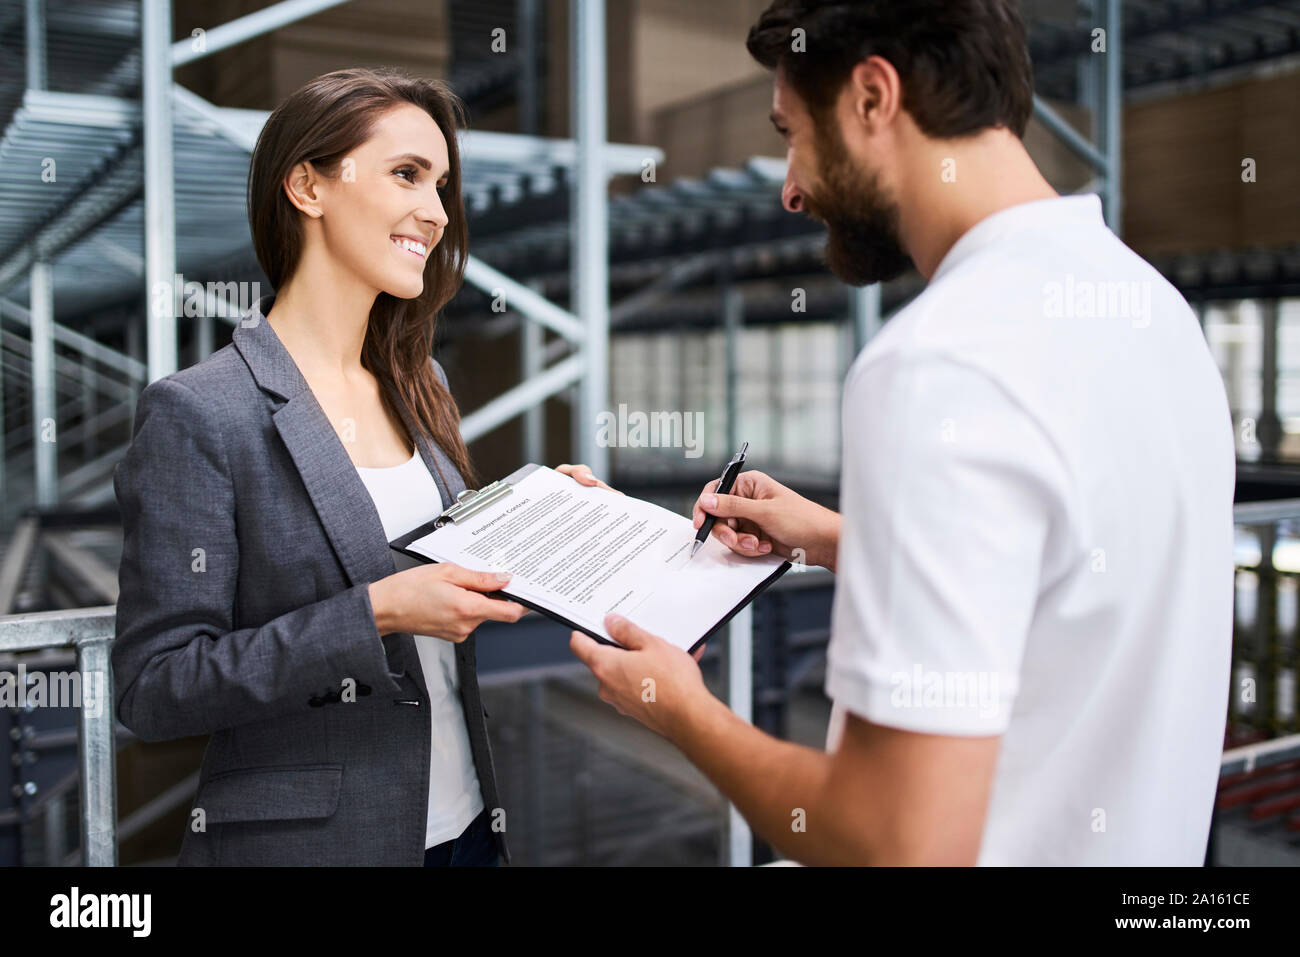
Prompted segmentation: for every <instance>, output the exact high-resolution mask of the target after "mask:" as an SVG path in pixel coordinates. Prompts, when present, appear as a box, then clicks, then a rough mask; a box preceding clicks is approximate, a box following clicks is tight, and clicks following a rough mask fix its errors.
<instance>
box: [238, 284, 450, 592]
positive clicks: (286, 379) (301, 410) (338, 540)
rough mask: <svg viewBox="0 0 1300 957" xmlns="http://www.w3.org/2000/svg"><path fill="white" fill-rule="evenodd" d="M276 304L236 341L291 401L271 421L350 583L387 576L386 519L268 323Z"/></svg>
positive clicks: (268, 384) (250, 319)
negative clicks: (267, 318) (268, 315)
mask: <svg viewBox="0 0 1300 957" xmlns="http://www.w3.org/2000/svg"><path fill="white" fill-rule="evenodd" d="M274 301H275V297H274V296H264V297H262V298H261V299H259V300H258V301H257V302H256V303H255V304H254V305H253V306H252V307H250V309H249V311H248V312H247V313H245V314H244V316H243V317H242V318H241V319H240V321H239V324H238V325H237V326H236V327H235V330H234V333H233V334H232V336H231V340H232V341H233V342H234V344H235V347H236V348H237V349H238V350H239V352H240V354H241V355H242V356H243V357H244V361H245V362H247V363H248V368H249V369H250V370H251V372H252V374H253V378H254V379H255V380H256V381H257V384H258V385H259V386H260V387H261V388H262V389H263V390H265V391H267V392H270V393H272V394H274V395H277V396H279V397H280V398H282V399H285V400H286V401H285V404H284V405H282V406H281V407H280V408H279V409H277V410H276V411H275V412H273V413H272V415H271V418H272V421H274V422H275V427H276V429H277V430H278V431H279V433H280V437H281V439H283V440H284V444H285V447H286V448H287V449H288V450H289V455H290V456H291V457H292V459H293V463H294V465H295V466H296V467H297V469H298V474H299V475H300V476H301V477H302V482H303V485H304V486H306V489H307V494H308V495H310V496H311V501H312V505H313V506H314V507H315V509H316V514H317V515H318V516H319V518H320V521H321V525H322V526H323V527H324V529H325V533H326V535H327V536H328V537H329V540H330V544H331V545H333V547H334V551H335V553H336V554H337V555H338V557H339V561H340V562H341V563H342V565H343V568H344V570H345V571H346V572H347V576H348V580H349V581H350V583H351V584H352V585H357V584H361V583H363V582H372V581H376V580H378V579H380V578H384V577H385V576H388V575H391V574H393V572H394V571H396V565H395V563H394V561H393V555H392V550H391V549H390V548H389V547H388V537H387V536H386V535H385V534H384V526H383V522H382V521H381V520H380V518H379V512H378V510H376V508H375V503H374V500H373V499H372V498H371V497H370V492H369V491H368V490H367V489H366V486H365V483H364V482H363V481H362V480H361V476H360V475H358V474H357V470H356V466H355V465H353V463H352V459H351V458H350V457H349V456H348V453H347V450H346V449H345V448H344V447H343V442H342V440H341V439H340V438H339V437H338V433H336V432H335V431H334V427H333V426H332V425H331V424H330V421H329V417H328V416H326V415H325V411H324V410H323V409H322V408H321V407H320V403H318V402H317V401H316V396H315V395H314V394H313V393H312V391H311V388H310V387H309V386H308V385H307V380H306V379H304V378H303V375H302V373H301V372H300V371H299V369H298V366H297V364H296V363H295V362H294V361H293V357H292V356H290V355H289V351H288V350H287V349H285V347H284V344H283V343H282V342H281V341H280V337H279V336H277V335H276V333H275V330H274V329H272V328H271V324H270V323H269V322H267V321H266V314H267V313H268V312H270V311H271V306H272V304H273V303H274ZM443 494H444V495H445V492H444V493H443Z"/></svg>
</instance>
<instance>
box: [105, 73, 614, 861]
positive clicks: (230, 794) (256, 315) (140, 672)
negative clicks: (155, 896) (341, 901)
mask: <svg viewBox="0 0 1300 957" xmlns="http://www.w3.org/2000/svg"><path fill="white" fill-rule="evenodd" d="M462 123H463V116H462V111H461V107H460V103H459V101H458V100H457V99H456V97H455V96H454V95H453V94H452V93H451V92H450V91H449V90H448V89H447V88H446V87H445V86H443V85H442V84H441V83H439V82H437V81H434V80H426V79H421V78H417V77H411V76H407V75H405V74H402V73H400V72H394V71H388V70H366V69H355V70H341V71H338V72H334V73H329V74H326V75H324V76H321V77H317V78H316V79H315V80H313V81H311V82H310V83H308V84H307V85H306V86H305V87H303V88H302V89H300V90H298V91H297V92H295V93H293V94H292V95H291V96H290V97H289V98H288V99H287V100H285V101H284V103H282V104H281V105H280V106H279V108H277V109H276V110H275V111H273V112H272V113H271V115H270V116H269V117H268V118H267V121H266V124H265V125H264V126H263V128H262V131H261V134H260V135H259V137H258V142H257V146H256V148H255V149H254V151H253V156H252V162H251V166H250V170H249V180H248V209H249V225H250V227H251V230H252V236H253V243H254V247H255V249H256V252H257V257H258V260H259V262H260V263H261V266H262V269H263V271H264V272H265V273H266V276H267V278H268V279H269V280H270V282H271V285H272V286H273V288H274V289H275V294H274V295H272V296H266V297H263V298H262V299H260V300H259V301H258V302H257V303H256V304H255V305H254V306H253V307H252V308H251V309H250V310H249V311H248V312H247V313H246V314H245V315H244V316H243V318H242V319H241V320H240V322H239V323H238V324H237V325H236V327H235V329H234V332H233V335H232V341H231V343H230V345H228V346H226V347H224V348H222V349H219V350H218V351H216V352H214V353H213V354H212V355H210V356H208V357H207V358H206V359H204V360H203V361H201V362H199V363H197V364H196V365H193V366H190V367H189V368H187V369H182V370H180V371H178V372H175V373H172V374H171V375H168V376H164V377H163V378H161V379H159V380H157V381H155V382H152V383H150V384H149V385H148V386H147V387H146V388H145V389H144V391H143V392H142V393H141V396H140V399H139V404H138V406H137V409H136V416H135V424H134V430H133V434H132V439H131V444H130V446H129V448H128V449H127V452H126V455H125V456H124V457H123V458H122V460H121V462H120V463H119V464H118V466H117V469H116V471H115V473H114V489H115V492H116V494H117V499H118V504H119V506H120V508H121V512H122V528H123V548H122V563H121V568H120V572H119V585H120V588H119V598H118V604H117V615H116V629H117V630H116V635H115V641H114V644H113V669H114V677H115V687H116V702H115V707H116V711H117V715H118V717H119V718H120V720H121V721H122V723H123V724H124V725H125V726H126V727H128V728H130V729H131V730H132V731H134V732H135V733H136V734H137V735H139V736H140V737H141V738H143V739H145V740H149V741H160V740H169V739H173V738H178V737H186V736H190V735H200V734H203V735H211V742H210V744H209V746H208V749H207V751H206V752H205V754H204V759H203V766H202V770H201V772H200V777H199V786H198V795H197V798H196V800H195V804H194V807H193V809H192V813H193V815H194V817H193V820H194V821H195V822H197V826H195V827H191V828H187V830H186V833H185V837H184V840H183V843H182V846H181V855H180V861H179V862H180V863H181V864H214V865H258V864H260V865H298V864H328V865H358V864H374V865H391V864H402V865H412V866H420V865H425V864H437V863H452V864H485V865H492V864H495V863H496V862H497V859H498V857H499V856H504V857H505V858H506V859H507V860H508V859H509V852H508V850H507V848H506V844H505V838H504V834H503V833H502V831H503V827H502V825H503V823H504V810H503V808H502V807H501V799H500V797H499V795H498V792H497V786H496V777H495V773H494V769H493V763H492V752H491V747H490V744H489V741H488V736H487V729H486V723H485V721H486V713H485V711H484V709H483V706H482V702H481V700H480V698H479V690H478V677H477V668H476V661H475V640H474V631H475V629H476V628H477V627H478V626H479V625H481V624H482V622H483V621H484V620H487V619H492V620H494V621H502V622H514V621H517V620H518V619H519V618H520V617H521V616H522V615H523V614H524V612H525V609H524V607H523V606H522V605H519V604H517V603H515V602H510V601H502V600H496V599H492V598H489V597H488V595H489V594H491V593H493V592H499V591H500V589H501V588H502V585H503V582H504V581H506V580H508V579H509V576H508V575H507V576H505V578H498V577H497V576H496V575H493V574H491V573H488V572H471V571H468V570H466V569H463V568H458V567H457V566H455V565H453V564H451V563H448V562H443V563H440V564H437V565H422V566H419V567H415V568H404V569H402V570H401V571H399V570H398V569H397V566H396V563H395V560H394V557H393V551H392V550H391V549H390V548H389V545H388V543H389V541H391V540H392V539H394V538H396V537H397V536H398V535H399V534H401V533H402V532H405V531H408V530H409V529H410V528H411V527H414V526H415V525H416V524H419V523H421V522H424V521H426V520H427V519H429V518H431V517H433V516H435V515H437V514H438V513H439V512H441V511H442V510H443V509H444V508H447V507H449V506H450V505H451V504H452V503H453V502H454V501H455V499H456V495H457V493H459V492H460V491H463V490H464V489H465V488H466V487H467V485H469V484H477V480H476V478H475V476H474V474H473V470H472V468H471V465H470V461H469V455H468V453H467V451H466V448H465V445H464V443H463V441H462V440H461V436H460V428H459V422H460V417H459V412H458V410H457V408H456V403H455V401H454V400H453V398H452V396H451V393H450V391H449V389H448V387H447V379H446V376H445V374H444V373H443V371H442V367H441V366H440V365H439V364H438V363H437V362H436V361H434V359H433V357H432V348H433V338H434V327H435V323H436V319H437V314H438V311H439V310H440V309H441V308H442V307H443V306H444V305H445V304H446V303H447V301H448V300H449V299H450V298H451V297H452V295H454V293H455V292H456V290H457V289H458V288H459V286H460V284H461V282H462V280H463V274H464V268H465V259H466V242H467V240H466V229H465V210H464V205H463V202H462V199H461V193H460V158H459V156H458V153H457V142H456V132H457V130H458V129H459V128H460V127H461V125H462ZM575 481H579V482H581V483H583V484H591V483H593V482H595V479H594V477H592V476H590V475H585V474H584V475H583V476H581V477H579V476H577V475H575Z"/></svg>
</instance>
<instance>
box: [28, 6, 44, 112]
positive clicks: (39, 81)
mask: <svg viewBox="0 0 1300 957" xmlns="http://www.w3.org/2000/svg"><path fill="white" fill-rule="evenodd" d="M25 33H26V36H27V89H29V90H43V89H45V88H46V87H47V86H48V85H49V84H48V83H47V82H46V80H47V77H46V69H45V0H27V8H26V30H25Z"/></svg>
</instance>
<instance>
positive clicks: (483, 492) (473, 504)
mask: <svg viewBox="0 0 1300 957" xmlns="http://www.w3.org/2000/svg"><path fill="white" fill-rule="evenodd" d="M514 490H515V489H514V486H513V485H511V484H509V483H508V482H506V481H503V480H497V481H495V482H493V483H492V484H491V485H484V486H483V487H482V488H481V489H479V490H478V491H475V490H474V489H472V488H467V489H465V490H464V491H462V492H460V493H459V494H457V496H456V504H455V505H453V506H452V507H451V508H449V509H447V510H446V511H445V512H443V513H442V514H441V515H439V516H438V517H437V519H435V520H434V523H433V527H434V528H442V526H444V525H446V524H447V523H448V522H451V523H455V522H458V521H460V520H461V519H464V518H469V517H470V516H471V515H473V514H474V513H475V512H480V511H482V510H483V509H485V508H487V507H488V506H489V505H493V504H495V503H496V502H499V501H501V499H503V498H505V497H506V496H507V495H509V494H510V493H511V492H513V491H514Z"/></svg>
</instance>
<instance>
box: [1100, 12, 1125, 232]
mask: <svg viewBox="0 0 1300 957" xmlns="http://www.w3.org/2000/svg"><path fill="white" fill-rule="evenodd" d="M1105 4H1106V60H1105V67H1106V87H1105V89H1106V109H1105V119H1104V121H1103V122H1104V127H1105V130H1106V135H1105V137H1104V139H1103V141H1102V146H1103V148H1104V149H1105V151H1106V195H1105V206H1106V225H1108V226H1109V227H1110V229H1111V232H1113V233H1114V234H1115V235H1116V236H1121V235H1123V227H1124V154H1123V149H1124V143H1123V138H1124V46H1123V44H1124V36H1123V34H1124V17H1123V13H1124V11H1123V9H1122V3H1121V0H1105Z"/></svg>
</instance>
